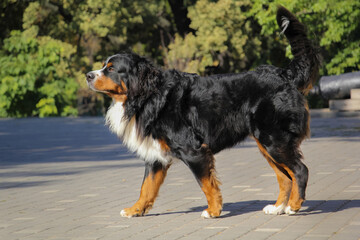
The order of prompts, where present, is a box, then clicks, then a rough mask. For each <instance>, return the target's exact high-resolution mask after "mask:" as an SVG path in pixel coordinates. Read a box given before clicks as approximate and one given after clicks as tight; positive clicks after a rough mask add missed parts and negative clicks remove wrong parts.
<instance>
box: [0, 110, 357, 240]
mask: <svg viewBox="0 0 360 240" xmlns="http://www.w3.org/2000/svg"><path fill="white" fill-rule="evenodd" d="M311 127H312V138H311V140H307V141H305V142H304V144H303V145H302V149H303V152H304V155H305V162H306V164H307V165H308V167H309V169H310V179H309V184H308V191H307V201H306V202H305V204H304V206H303V208H302V209H301V212H299V214H298V215H295V216H284V215H282V216H268V215H264V214H263V212H262V208H263V207H264V206H265V205H267V204H270V203H273V202H274V201H275V200H276V198H277V193H278V189H277V188H278V187H277V182H276V178H275V175H274V173H273V171H272V169H271V168H270V167H269V166H268V164H267V163H266V160H265V159H263V157H262V156H261V154H260V153H259V151H258V149H257V148H256V146H255V144H254V143H253V142H252V141H250V140H249V141H247V142H245V143H243V144H242V145H240V146H238V147H235V148H233V149H231V150H226V151H223V152H221V153H220V154H218V155H217V156H216V159H217V168H218V173H219V176H220V178H221V180H222V183H223V185H222V193H223V197H224V211H223V213H222V216H221V217H220V218H217V219H210V220H204V219H201V218H200V214H201V211H202V210H203V209H204V208H205V207H206V199H205V197H204V196H203V194H202V192H201V190H200V188H199V186H198V185H197V183H196V181H195V180H194V178H193V176H192V174H191V173H190V171H189V170H188V169H187V168H186V167H185V166H184V165H183V164H182V163H178V164H175V165H173V166H172V168H171V169H170V171H169V173H168V177H167V179H166V180H165V183H164V185H163V187H162V189H161V191H160V196H159V198H158V200H157V202H156V203H155V206H154V209H153V210H152V211H151V212H150V214H149V215H147V216H145V217H140V218H132V219H126V218H121V217H120V215H119V212H120V210H121V209H122V208H124V207H128V206H131V205H132V204H133V203H134V202H135V200H137V198H138V195H139V190H140V185H141V181H142V178H143V171H144V168H143V162H142V161H141V160H139V159H137V158H136V157H134V156H133V155H132V154H130V153H129V152H127V150H126V149H124V148H123V147H122V146H121V144H120V142H119V141H118V140H117V138H116V137H115V136H113V135H112V134H110V133H109V131H108V130H107V129H106V127H104V126H103V119H101V118H78V119H60V118H51V119H19V120H12V119H3V120H0V239H3V240H12V239H26V240H32V239H59V240H60V239H128V238H129V239H273V240H274V239H277V240H279V239H280V240H281V239H339V240H344V239H359V237H360V117H346V118H341V117H337V118H313V119H312V123H311Z"/></svg>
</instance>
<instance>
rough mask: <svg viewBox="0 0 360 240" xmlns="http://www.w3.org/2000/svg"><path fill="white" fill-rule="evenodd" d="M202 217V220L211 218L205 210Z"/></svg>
mask: <svg viewBox="0 0 360 240" xmlns="http://www.w3.org/2000/svg"><path fill="white" fill-rule="evenodd" d="M201 217H202V218H211V216H210V214H209V213H208V211H206V210H204V211H203V212H202V213H201Z"/></svg>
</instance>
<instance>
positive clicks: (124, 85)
mask: <svg viewBox="0 0 360 240" xmlns="http://www.w3.org/2000/svg"><path fill="white" fill-rule="evenodd" d="M159 73H160V71H159V70H157V69H156V68H155V67H153V65H152V64H151V63H150V62H149V61H148V60H146V59H145V58H142V57H140V56H138V55H136V54H133V53H124V54H116V55H113V56H110V57H108V58H107V59H106V61H105V62H104V65H103V67H102V68H101V69H100V70H95V71H91V72H88V73H87V74H86V80H87V83H88V86H89V88H90V89H92V90H94V91H97V92H102V93H105V94H107V95H108V96H110V97H112V98H113V99H114V100H115V101H121V102H125V101H126V100H127V99H129V98H131V99H134V98H139V97H142V98H144V97H145V98H146V97H147V96H149V94H151V93H152V92H153V91H155V90H156V85H157V82H158V81H157V80H158V79H159Z"/></svg>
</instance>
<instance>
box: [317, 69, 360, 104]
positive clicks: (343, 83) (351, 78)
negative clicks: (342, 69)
mask: <svg viewBox="0 0 360 240" xmlns="http://www.w3.org/2000/svg"><path fill="white" fill-rule="evenodd" d="M354 88H360V72H351V73H344V74H341V75H336V76H335V75H333V76H323V77H321V78H320V80H319V85H318V86H314V87H313V89H311V90H310V94H312V95H320V96H322V97H323V98H325V99H344V98H349V97H350V90H351V89H354Z"/></svg>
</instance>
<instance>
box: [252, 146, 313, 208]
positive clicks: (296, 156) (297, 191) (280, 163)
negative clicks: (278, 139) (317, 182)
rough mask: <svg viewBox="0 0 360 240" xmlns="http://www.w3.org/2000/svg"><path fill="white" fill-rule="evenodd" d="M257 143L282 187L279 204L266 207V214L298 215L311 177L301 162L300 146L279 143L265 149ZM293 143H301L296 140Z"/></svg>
mask: <svg viewBox="0 0 360 240" xmlns="http://www.w3.org/2000/svg"><path fill="white" fill-rule="evenodd" d="M256 141H257V143H258V145H259V148H260V151H261V152H262V153H263V154H264V156H265V157H266V159H267V160H268V162H269V164H270V166H271V167H272V168H273V169H274V170H275V173H276V175H277V178H278V182H279V187H280V194H279V198H278V200H277V202H276V203H275V205H274V206H273V207H270V206H271V205H270V206H267V207H265V208H264V212H265V213H267V214H282V213H286V214H295V213H297V212H298V211H299V210H300V208H301V205H302V203H303V202H304V201H305V190H306V185H307V181H308V175H309V173H308V169H307V167H306V166H305V164H304V163H302V162H301V157H302V155H301V152H300V150H299V148H298V145H299V144H293V143H286V144H284V143H277V144H272V145H271V146H268V147H267V148H265V147H264V146H263V145H262V144H261V143H260V142H259V140H256ZM293 142H298V143H299V142H301V141H296V140H294V141H293ZM290 179H291V180H290ZM286 203H287V204H286ZM279 206H281V207H279Z"/></svg>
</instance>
